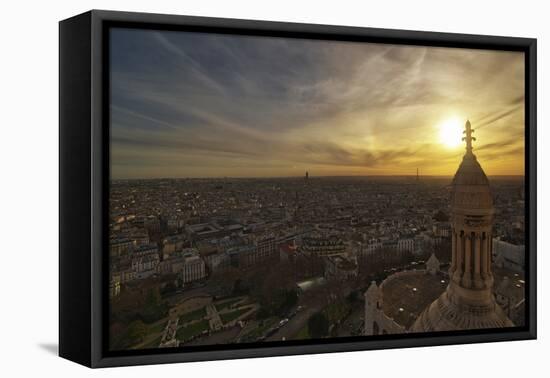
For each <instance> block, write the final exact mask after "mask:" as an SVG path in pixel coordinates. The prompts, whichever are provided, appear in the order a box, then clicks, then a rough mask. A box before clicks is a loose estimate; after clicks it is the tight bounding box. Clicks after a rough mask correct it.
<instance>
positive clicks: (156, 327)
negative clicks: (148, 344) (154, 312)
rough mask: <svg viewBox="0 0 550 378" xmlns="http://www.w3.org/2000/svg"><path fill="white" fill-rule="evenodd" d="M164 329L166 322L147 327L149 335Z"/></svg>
mask: <svg viewBox="0 0 550 378" xmlns="http://www.w3.org/2000/svg"><path fill="white" fill-rule="evenodd" d="M165 327H166V321H162V322H158V323H156V324H152V325H150V326H149V333H150V334H151V333H161V332H163V331H164V328H165Z"/></svg>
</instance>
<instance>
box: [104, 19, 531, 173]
mask: <svg viewBox="0 0 550 378" xmlns="http://www.w3.org/2000/svg"><path fill="white" fill-rule="evenodd" d="M523 107H524V57H523V53H517V52H499V51H486V50H466V49H451V48H433V47H417V46H399V45H383V44H366V43H352V42H331V41H315V40H303V39H283V38H270V37H269V38H268V37H248V36H228V35H215V34H200V33H184V32H166V31H163V32H157V31H148V30H131V29H114V30H112V31H111V166H112V178H114V179H118V178H159V177H226V176H227V177H269V176H302V175H304V173H305V171H309V173H310V175H311V176H348V175H415V174H416V169H417V168H419V170H420V172H421V174H423V175H453V174H454V173H455V171H456V169H457V167H458V164H459V163H460V160H461V156H462V155H463V153H464V144H463V143H462V142H461V141H460V138H461V135H460V132H461V128H462V127H463V126H464V123H465V122H466V120H467V119H470V121H471V123H472V127H473V128H474V129H476V132H475V136H476V137H477V142H474V153H475V154H476V155H477V157H478V160H479V161H480V163H481V165H482V167H483V168H484V170H485V172H486V173H487V174H488V175H523V174H524V137H523V133H524V108H523Z"/></svg>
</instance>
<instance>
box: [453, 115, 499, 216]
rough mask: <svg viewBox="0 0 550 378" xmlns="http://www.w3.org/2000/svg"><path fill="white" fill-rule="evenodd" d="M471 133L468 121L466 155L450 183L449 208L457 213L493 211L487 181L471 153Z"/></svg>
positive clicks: (472, 138)
mask: <svg viewBox="0 0 550 378" xmlns="http://www.w3.org/2000/svg"><path fill="white" fill-rule="evenodd" d="M472 132H473V130H471V125H470V122H469V121H468V122H467V123H466V130H465V133H466V137H464V140H465V141H466V154H465V155H464V157H463V159H462V163H460V166H459V167H458V170H457V171H456V174H455V176H454V178H453V182H452V193H451V206H452V207H453V209H454V210H455V211H458V212H462V211H464V210H470V211H472V210H474V211H475V210H492V209H493V196H492V194H491V188H490V186H489V179H488V178H487V175H485V172H484V171H483V168H481V165H480V164H479V162H478V161H477V158H476V156H475V155H474V154H473V153H472V140H475V138H474V137H472V135H471V133H472ZM461 210H462V211H461Z"/></svg>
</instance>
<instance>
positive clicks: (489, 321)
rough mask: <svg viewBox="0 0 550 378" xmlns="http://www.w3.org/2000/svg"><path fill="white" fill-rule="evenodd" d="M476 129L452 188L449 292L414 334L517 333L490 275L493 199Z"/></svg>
mask: <svg viewBox="0 0 550 378" xmlns="http://www.w3.org/2000/svg"><path fill="white" fill-rule="evenodd" d="M473 132H474V131H473V130H472V126H471V124H470V121H468V122H466V129H465V130H464V134H465V137H464V138H462V140H463V141H466V154H465V155H464V157H463V159H462V163H461V164H460V167H459V168H458V171H457V172H456V174H455V177H454V179H453V182H452V194H451V231H452V262H451V267H450V269H449V285H448V286H447V290H446V291H445V292H444V293H443V294H442V295H441V296H440V297H439V298H438V299H436V300H435V301H434V302H433V303H432V304H431V305H429V306H428V307H427V308H426V309H425V310H424V311H423V312H422V313H421V314H420V316H419V317H418V319H417V320H416V322H415V323H414V324H413V326H412V327H411V331H413V332H428V331H450V330H461V329H477V328H501V327H512V326H513V323H512V322H511V321H510V319H508V317H507V316H506V315H505V314H504V312H503V311H502V309H501V308H500V306H499V305H498V304H497V303H496V301H495V298H494V295H493V290H492V289H493V274H492V271H491V250H492V229H493V215H494V207H493V197H492V194H491V189H490V186H489V180H488V179H487V176H486V175H485V172H483V169H482V168H481V166H480V165H479V162H478V161H477V158H476V156H475V155H474V154H473V152H472V141H475V138H474V137H472V133H473Z"/></svg>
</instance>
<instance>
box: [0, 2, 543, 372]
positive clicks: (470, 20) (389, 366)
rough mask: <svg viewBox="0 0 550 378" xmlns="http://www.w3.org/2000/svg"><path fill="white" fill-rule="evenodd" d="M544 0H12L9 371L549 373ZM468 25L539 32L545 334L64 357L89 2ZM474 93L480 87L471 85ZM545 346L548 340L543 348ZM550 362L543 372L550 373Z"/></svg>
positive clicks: (0, 323) (6, 58) (5, 19)
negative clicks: (62, 257)
mask: <svg viewBox="0 0 550 378" xmlns="http://www.w3.org/2000/svg"><path fill="white" fill-rule="evenodd" d="M547 3H548V2H546V1H541V0H538V1H531V0H522V1H505V0H500V1H480V0H473V1H472V0H461V1H440V0H439V1H438V0H433V1H423V0H414V1H409V0H401V1H393V0H378V1H368V0H363V1H357V2H352V1H347V0H337V1H321V0H317V1H298V0H278V1H259V0H256V1H246V0H229V1H221V0H220V1H214V0H194V1H193V0H188V1H182V0H180V1H161V0H154V1H153V0H149V1H141V0H131V1H105V0H96V1H40V2H39V1H36V2H30V1H5V2H3V6H2V20H1V22H0V28H1V33H0V42H1V43H0V49H1V50H0V51H1V59H0V65H1V69H0V75H1V80H0V88H1V89H0V90H1V92H0V93H1V94H2V105H1V107H0V109H1V110H0V114H1V118H0V130H1V131H0V133H1V137H0V157H1V159H0V162H1V165H0V172H1V177H2V181H1V185H0V201H1V202H0V204H1V206H0V212H1V213H0V222H1V227H0V230H1V231H0V237H1V243H0V245H1V247H0V294H1V295H0V361H1V363H0V375H1V376H3V377H13V376H61V377H65V376H67V377H80V376H100V375H101V376H109V377H115V376H130V375H131V376H133V377H145V376H151V375H153V376H156V377H161V376H166V377H177V376H179V377H182V376H185V377H228V376H229V377H241V378H242V377H252V376H254V377H258V376H261V377H263V378H267V377H277V378H280V377H295V376H300V375H302V376H303V375H306V376H309V377H313V376H315V377H329V376H330V377H335V376H336V377H341V376H344V375H348V376H357V377H375V376H381V375H390V376H392V377H393V376H395V377H415V376H422V377H464V376H465V375H466V374H467V375H470V374H471V375H472V376H481V375H482V374H486V375H487V376H494V377H496V376H505V377H508V376H510V377H512V376H513V377H523V376H531V375H532V376H538V377H541V376H544V375H545V374H548V368H549V365H550V364H549V363H548V359H549V356H550V355H549V352H548V351H549V350H550V342H549V341H548V338H549V337H550V334H549V326H548V323H547V319H545V315H546V317H548V303H549V301H548V300H545V298H544V296H545V295H547V293H548V283H549V280H548V278H547V276H546V277H545V274H546V275H548V274H550V270H549V266H548V258H547V257H546V256H545V252H546V251H548V247H549V243H548V238H543V235H544V233H545V232H546V231H547V229H548V227H549V226H550V225H549V224H548V217H545V216H543V215H542V214H544V215H546V214H547V213H548V212H549V211H550V209H549V206H548V200H546V199H545V198H542V193H544V192H545V191H547V190H548V189H549V185H548V175H547V174H545V170H546V167H547V166H545V163H549V162H550V160H549V155H550V152H549V150H550V149H549V148H548V147H547V145H546V143H548V142H550V138H549V135H548V134H549V132H548V129H547V128H546V124H547V122H548V111H547V109H545V106H548V105H549V104H548V100H549V92H548V91H549V88H550V83H549V78H550V74H549V72H548V67H550V57H549V51H550V27H549V23H550V19H549V16H548V15H549V14H550V12H549V10H548V9H545V7H548V5H547ZM92 8H96V9H112V10H128V11H129V10H131V11H143V12H158V13H175V14H188V15H202V16H218V17H232V18H249V19H258V20H275V21H295V22H306V23H320V24H340V25H353V26H372V27H382V28H396V29H415V30H430V31H442V32H443V31H445V32H464V33H479V34H495V35H510V36H525V37H536V38H538V39H539V45H538V48H539V50H538V51H539V56H538V65H539V71H538V75H539V80H538V87H539V90H538V105H539V114H538V124H539V128H538V135H539V144H538V145H539V154H538V159H539V160H538V161H539V167H540V168H539V172H538V174H539V185H538V192H539V196H540V197H539V235H540V237H539V280H538V288H539V296H538V300H539V311H538V316H539V340H538V341H527V342H505V343H494V344H485V345H459V346H447V347H435V348H433V347H432V348H415V349H403V350H392V351H373V352H355V353H339V354H325V355H310V356H298V357H278V358H267V359H253V360H236V361H222V362H208V363H193V364H175V365H164V366H145V367H132V368H117V369H107V370H99V371H98V370H95V371H92V370H89V369H85V368H83V367H80V366H78V365H76V364H73V363H71V362H68V361H65V360H62V359H60V358H58V357H57V356H56V355H55V353H56V348H57V303H58V302H57V263H58V259H57V246H58V227H57V224H58V201H57V195H58V183H57V182H58V169H57V164H58V154H57V151H58V126H57V122H58V118H57V115H58V112H57V103H58V102H57V92H58V88H57V79H58V75H57V69H58V68H57V64H58V40H57V38H58V26H57V22H58V21H59V20H61V19H64V18H67V17H70V16H73V15H75V14H78V13H81V12H84V11H87V10H89V9H92ZM472 96H475V93H472ZM545 349H546V350H545ZM544 371H545V372H544Z"/></svg>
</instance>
